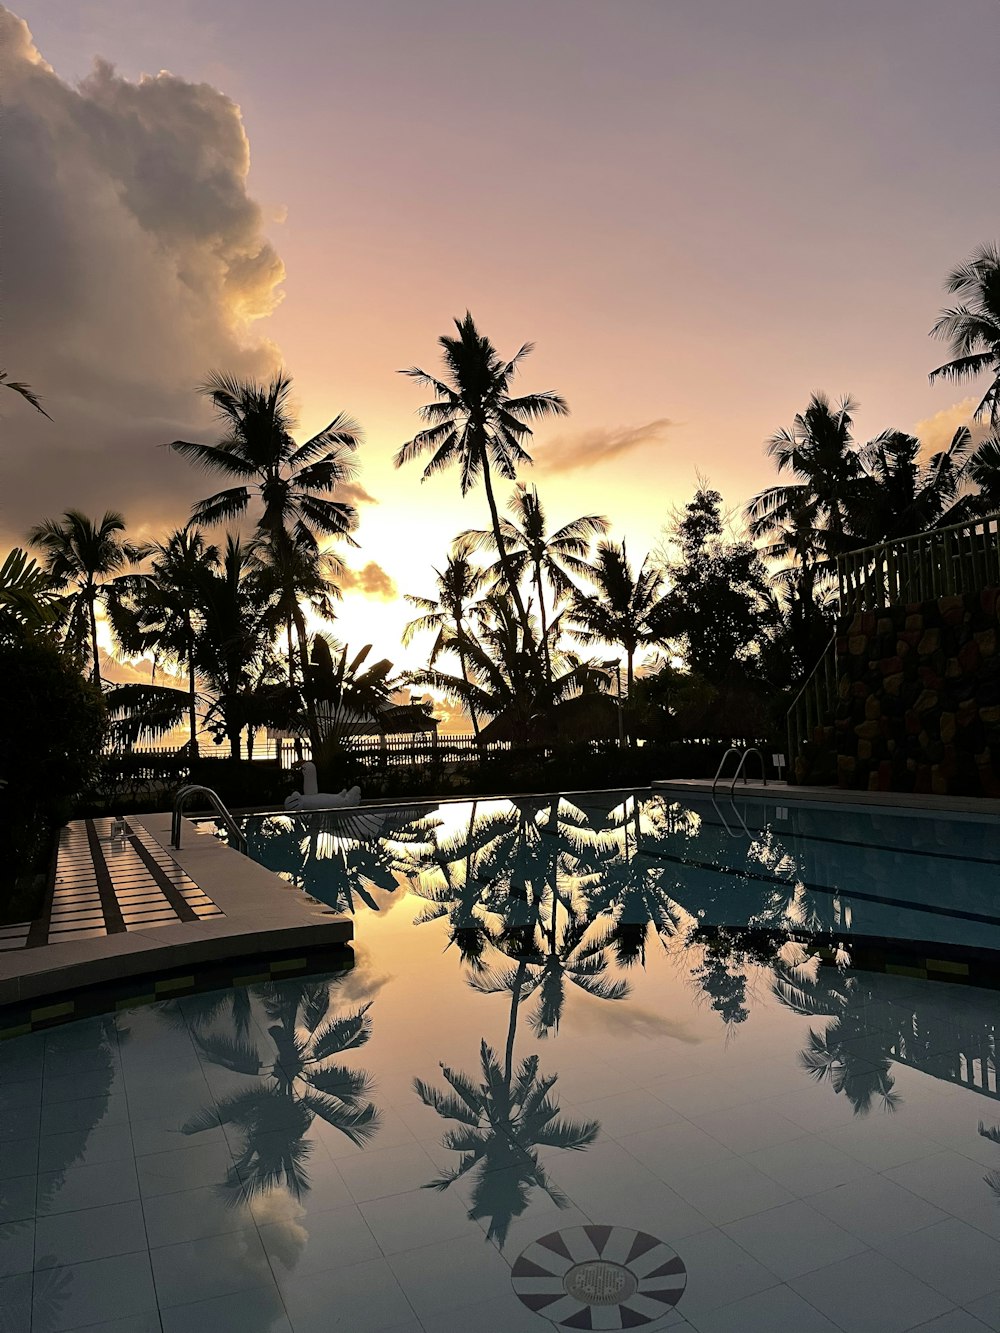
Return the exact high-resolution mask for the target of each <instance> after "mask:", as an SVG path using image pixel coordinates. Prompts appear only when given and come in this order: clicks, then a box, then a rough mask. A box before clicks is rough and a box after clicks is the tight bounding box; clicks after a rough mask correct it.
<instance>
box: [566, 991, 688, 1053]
mask: <svg viewBox="0 0 1000 1333" xmlns="http://www.w3.org/2000/svg"><path fill="white" fill-rule="evenodd" d="M573 999H574V1001H575V1002H576V1003H578V1004H584V1003H585V1004H586V1005H587V1022H588V1023H589V1024H590V1025H591V1026H594V1025H595V1024H596V1025H597V1026H601V1025H602V1024H603V1026H604V1027H605V1028H606V1029H607V1031H608V1032H610V1033H612V1034H613V1035H616V1036H620V1035H621V1034H623V1033H626V1032H627V1033H629V1034H632V1035H635V1036H638V1037H672V1038H673V1040H674V1041H680V1042H683V1043H684V1044H685V1045H688V1046H699V1045H700V1044H701V1041H702V1038H701V1037H699V1036H698V1035H697V1033H695V1032H693V1031H692V1030H691V1023H690V1020H689V1019H686V1018H681V1017H676V1016H671V1015H668V1014H664V1013H661V1012H660V1010H659V1009H645V1008H643V1006H642V1005H638V1004H634V1003H633V1002H632V1001H631V1000H630V1001H629V1002H628V1003H627V1004H607V1003H605V1002H604V1001H603V1000H598V999H595V998H594V997H593V996H590V995H577V994H574V995H573Z"/></svg>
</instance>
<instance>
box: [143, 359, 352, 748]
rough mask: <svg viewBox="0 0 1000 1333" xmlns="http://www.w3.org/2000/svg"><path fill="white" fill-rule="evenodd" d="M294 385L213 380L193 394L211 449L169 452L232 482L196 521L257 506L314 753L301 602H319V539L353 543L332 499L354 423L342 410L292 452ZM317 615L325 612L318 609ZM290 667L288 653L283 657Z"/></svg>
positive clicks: (282, 377)
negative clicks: (200, 400) (203, 402)
mask: <svg viewBox="0 0 1000 1333" xmlns="http://www.w3.org/2000/svg"><path fill="white" fill-rule="evenodd" d="M291 391H292V381H291V379H290V378H289V376H288V375H286V374H285V373H284V372H283V371H278V372H277V373H275V375H273V376H272V378H271V380H270V381H269V382H268V383H267V384H259V383H257V382H256V381H254V380H240V379H237V378H236V377H235V376H232V375H224V374H220V373H217V372H215V373H213V374H211V375H210V376H209V377H208V379H207V380H206V382H205V384H204V385H202V386H201V389H200V392H201V393H203V394H205V396H206V397H208V398H209V399H210V400H211V402H212V405H213V407H214V408H215V411H216V415H217V417H218V418H219V420H220V422H222V423H223V425H224V426H225V428H226V433H225V435H224V436H223V438H222V439H221V440H220V441H219V443H218V444H198V443H193V442H191V441H189V440H174V441H173V443H172V444H171V446H170V447H171V449H173V450H174V451H175V452H176V453H179V454H180V455H181V456H182V457H184V458H188V459H190V460H191V461H192V462H194V463H198V464H200V465H201V466H202V467H204V468H206V469H208V470H209V471H215V472H220V473H222V474H223V476H226V477H229V478H231V479H233V480H239V481H240V483H241V484H240V485H238V486H232V487H229V488H228V489H226V490H223V491H218V492H216V494H215V495H210V496H208V497H207V498H206V499H204V500H200V501H199V502H198V503H197V504H196V505H195V506H194V508H193V510H192V521H193V522H196V523H205V524H212V523H220V522H223V521H225V520H228V519H232V518H240V517H242V516H243V515H244V514H246V513H247V512H248V510H249V509H250V506H251V502H252V501H253V500H256V501H257V502H258V504H259V510H258V512H257V517H256V526H257V534H258V537H259V539H260V542H261V545H262V549H263V550H264V551H265V552H266V555H267V559H268V561H269V563H270V564H271V566H272V569H273V571H274V574H275V577H276V579H277V580H278V583H279V585H280V587H281V590H282V610H283V615H284V617H285V624H286V631H287V635H288V641H289V648H290V647H291V639H292V630H293V628H294V631H295V635H296V639H297V643H298V655H299V668H300V673H301V679H302V689H303V694H304V696H305V705H306V715H307V718H308V721H309V731H310V740H311V742H312V744H313V745H314V746H318V745H319V734H318V728H317V726H316V716H315V709H314V707H313V705H312V699H311V696H310V694H309V689H308V674H309V673H308V647H307V643H306V626H305V617H304V614H303V611H302V607H301V604H300V597H301V596H302V595H305V596H307V597H310V598H315V597H319V598H320V600H321V601H322V589H321V588H318V587H317V584H318V583H320V582H321V575H322V571H318V569H317V567H318V565H319V562H320V547H319V543H320V539H321V538H324V537H330V538H339V539H341V540H344V541H347V542H350V543H351V544H352V545H354V541H353V538H352V537H351V533H352V532H353V531H354V529H355V528H356V527H357V524H358V515H357V511H356V510H355V508H354V506H353V505H350V504H348V503H346V502H345V501H343V500H337V499H333V498H331V497H332V496H333V494H334V493H335V492H336V490H337V488H338V487H340V486H343V485H344V484H345V483H346V482H349V481H350V480H351V479H352V478H353V477H354V476H355V474H356V468H355V465H354V463H353V461H352V460H351V458H350V455H351V454H353V453H354V452H355V451H356V450H357V448H358V445H359V444H360V442H361V430H360V427H359V426H358V425H357V423H356V422H355V421H353V420H352V419H351V418H350V417H349V416H347V415H346V414H345V413H343V412H341V413H339V414H338V415H337V416H335V417H334V418H333V420H332V421H331V422H330V423H329V424H328V425H327V426H325V427H324V428H323V430H321V431H319V433H318V434H316V435H314V436H312V438H311V439H308V440H306V441H305V442H304V443H303V444H297V443H296V441H295V439H294V438H293V435H292V431H293V429H294V427H295V419H294V415H293V413H292V411H291V408H290V406H289V402H288V399H289V396H290V394H291ZM323 609H327V608H326V604H325V603H323ZM289 660H290V661H291V652H289Z"/></svg>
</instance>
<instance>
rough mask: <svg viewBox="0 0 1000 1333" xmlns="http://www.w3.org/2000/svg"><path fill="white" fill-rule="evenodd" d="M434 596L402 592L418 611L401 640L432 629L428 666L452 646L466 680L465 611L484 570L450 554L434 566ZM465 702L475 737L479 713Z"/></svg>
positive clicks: (481, 584)
mask: <svg viewBox="0 0 1000 1333" xmlns="http://www.w3.org/2000/svg"><path fill="white" fill-rule="evenodd" d="M434 574H435V578H436V582H437V598H436V599H435V598H433V597H418V596H415V595H414V594H412V593H406V594H405V596H404V600H405V601H407V602H409V604H410V605H411V606H412V607H414V608H415V609H416V610H417V611H419V612H420V614H419V615H418V616H415V617H414V619H413V620H411V621H409V622H408V623H407V624H406V625H405V626H404V627H403V644H404V645H407V644H409V643H411V642H412V641H413V639H414V637H415V636H416V635H417V634H421V633H424V632H426V631H430V632H432V633H434V635H435V638H434V643H433V645H432V647H431V651H430V657H429V658H428V666H429V667H433V666H434V665H435V664H436V663H437V660H438V658H439V657H440V656H441V654H442V653H444V652H447V651H448V650H449V649H451V650H454V652H455V655H456V656H457V657H458V663H459V668H460V670H461V672H462V679H463V681H465V683H466V685H467V686H468V684H469V673H468V667H467V662H466V654H467V648H468V633H469V632H468V612H469V610H470V608H471V607H472V606H474V604H475V601H476V598H477V597H478V596H479V595H480V593H481V592H482V591H483V589H484V587H485V586H486V583H487V574H486V572H485V571H484V570H481V569H476V567H475V566H474V565H471V564H470V563H469V561H468V560H467V559H466V558H465V556H462V555H451V556H449V558H448V561H447V563H446V565H445V567H444V569H443V570H442V569H435V570H434ZM466 706H467V707H468V709H469V717H470V718H471V720H472V730H473V733H474V735H475V736H476V738H477V739H478V738H479V715H478V713H477V712H476V706H475V704H474V703H473V702H472V700H471V698H470V699H469V700H468V701H467V704H466Z"/></svg>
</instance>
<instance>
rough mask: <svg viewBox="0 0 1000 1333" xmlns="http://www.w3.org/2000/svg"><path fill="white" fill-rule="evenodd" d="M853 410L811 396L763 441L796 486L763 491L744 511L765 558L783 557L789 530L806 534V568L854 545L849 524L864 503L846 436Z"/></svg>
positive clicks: (847, 403) (853, 449)
mask: <svg viewBox="0 0 1000 1333" xmlns="http://www.w3.org/2000/svg"><path fill="white" fill-rule="evenodd" d="M856 409H857V404H856V403H855V402H854V401H853V400H852V399H851V398H843V399H841V401H840V402H839V403H838V404H837V405H836V407H834V406H833V405H832V404H831V402H830V400H829V398H828V397H827V396H826V394H824V393H814V394H813V395H812V397H811V398H810V399H809V405H808V407H807V408H806V410H805V411H804V412H800V413H798V414H797V415H796V417H795V420H794V421H793V423H792V425H791V427H790V428H786V427H783V428H782V429H781V430H779V431H776V432H775V434H774V435H772V436H771V438H770V439H769V440H768V442H767V453H768V456H769V457H770V458H773V459H774V461H775V463H776V464H777V468H778V471H779V472H786V471H787V472H790V473H791V474H792V476H793V477H795V479H796V480H795V481H793V482H791V483H785V484H783V485H779V486H769V487H767V489H766V490H763V491H761V492H760V493H759V494H757V495H755V496H754V497H753V499H752V500H751V501H750V502H749V504H748V505H747V519H748V522H749V528H750V535H751V536H752V537H753V538H754V539H755V540H758V539H761V538H764V539H770V540H771V542H772V546H771V547H768V548H766V549H765V550H764V552H763V554H764V555H765V556H766V557H774V558H779V557H780V556H782V555H784V554H785V553H786V550H787V541H786V532H785V530H786V528H789V527H791V528H794V529H795V531H796V533H803V532H808V533H810V534H811V545H810V548H809V549H808V551H806V552H805V553H804V556H805V558H806V559H807V560H808V562H809V563H811V564H822V563H824V562H829V561H830V560H831V558H833V559H835V558H836V556H838V555H840V554H841V553H842V552H843V551H846V550H849V549H851V548H852V547H853V546H857V545H858V541H857V537H856V534H855V533H854V532H853V530H852V521H853V519H854V518H855V516H856V515H857V513H858V510H859V502H861V501H862V499H863V496H862V491H863V490H864V487H863V481H862V479H863V477H864V469H863V468H862V466H861V461H860V458H859V456H858V453H859V451H858V446H857V445H856V443H855V440H854V436H853V435H852V433H851V431H852V427H853V425H854V417H853V415H852V414H853V413H854V412H855V411H856Z"/></svg>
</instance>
